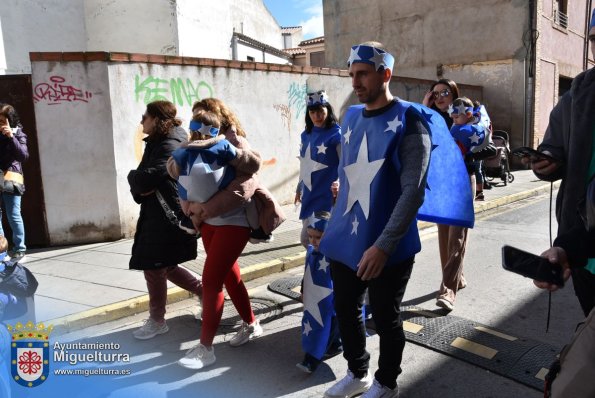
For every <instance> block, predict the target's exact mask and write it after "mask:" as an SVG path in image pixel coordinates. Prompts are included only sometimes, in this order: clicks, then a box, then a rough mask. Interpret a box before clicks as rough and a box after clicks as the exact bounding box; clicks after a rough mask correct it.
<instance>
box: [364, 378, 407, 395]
mask: <svg viewBox="0 0 595 398" xmlns="http://www.w3.org/2000/svg"><path fill="white" fill-rule="evenodd" d="M398 397H399V386H396V387H395V389H394V390H392V389H390V388H388V387H387V386H383V385H382V384H380V383H379V382H378V380H376V379H374V382H373V383H372V387H371V388H370V389H369V390H368V391H366V392H365V393H364V394H363V395H362V396H361V398H398Z"/></svg>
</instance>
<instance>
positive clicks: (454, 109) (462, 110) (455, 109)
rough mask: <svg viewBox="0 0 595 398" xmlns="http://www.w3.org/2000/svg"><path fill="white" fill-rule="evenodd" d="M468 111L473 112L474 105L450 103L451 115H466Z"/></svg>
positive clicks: (449, 110)
mask: <svg viewBox="0 0 595 398" xmlns="http://www.w3.org/2000/svg"><path fill="white" fill-rule="evenodd" d="M467 113H471V114H473V107H472V106H465V105H464V104H460V105H457V106H452V104H450V105H449V106H448V114H449V115H450V116H452V115H464V114H467Z"/></svg>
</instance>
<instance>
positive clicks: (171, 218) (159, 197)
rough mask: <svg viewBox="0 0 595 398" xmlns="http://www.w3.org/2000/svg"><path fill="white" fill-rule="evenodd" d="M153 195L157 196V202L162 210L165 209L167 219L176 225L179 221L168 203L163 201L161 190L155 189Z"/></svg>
mask: <svg viewBox="0 0 595 398" xmlns="http://www.w3.org/2000/svg"><path fill="white" fill-rule="evenodd" d="M155 196H157V200H158V201H159V204H161V207H163V211H165V216H166V217H167V219H168V220H169V221H170V222H171V223H172V224H174V225H178V224H179V221H178V217H176V213H174V211H173V210H172V209H171V207H169V205H168V204H167V202H166V201H165V199H164V198H163V195H161V192H159V190H156V191H155Z"/></svg>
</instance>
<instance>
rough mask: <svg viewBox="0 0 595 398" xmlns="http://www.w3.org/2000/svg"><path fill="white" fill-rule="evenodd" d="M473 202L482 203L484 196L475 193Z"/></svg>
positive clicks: (480, 193) (481, 193)
mask: <svg viewBox="0 0 595 398" xmlns="http://www.w3.org/2000/svg"><path fill="white" fill-rule="evenodd" d="M475 200H477V201H479V202H482V201H484V200H485V196H483V192H477V194H475Z"/></svg>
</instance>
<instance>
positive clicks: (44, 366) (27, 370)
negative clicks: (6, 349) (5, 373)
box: [8, 321, 54, 387]
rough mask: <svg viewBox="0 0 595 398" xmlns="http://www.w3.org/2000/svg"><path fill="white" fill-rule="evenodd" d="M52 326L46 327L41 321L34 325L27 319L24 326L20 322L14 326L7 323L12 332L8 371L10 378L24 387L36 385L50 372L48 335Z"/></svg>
mask: <svg viewBox="0 0 595 398" xmlns="http://www.w3.org/2000/svg"><path fill="white" fill-rule="evenodd" d="M53 328H54V327H53V326H52V325H50V326H48V327H47V328H46V327H45V325H44V324H43V323H38V324H37V325H35V324H34V323H33V322H31V321H29V322H27V324H26V325H25V326H23V325H22V324H21V323H20V322H19V323H17V324H16V325H15V326H14V328H13V327H12V326H10V325H8V331H9V332H10V333H11V334H12V341H11V344H10V347H11V348H10V359H11V365H10V373H11V375H12V379H13V380H14V381H16V382H17V383H19V384H20V385H22V386H25V387H37V386H38V385H40V384H41V383H43V382H44V381H45V380H46V379H47V378H48V375H49V372H50V341H49V336H50V333H51V332H52V329H53Z"/></svg>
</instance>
